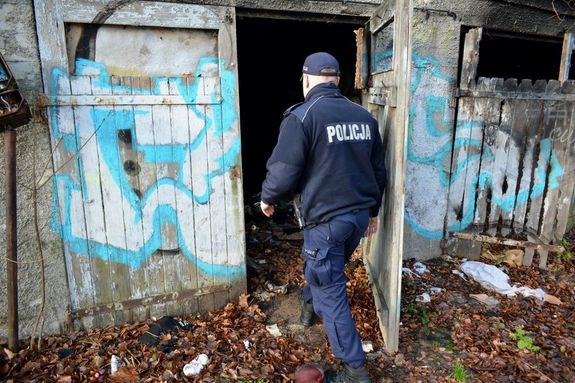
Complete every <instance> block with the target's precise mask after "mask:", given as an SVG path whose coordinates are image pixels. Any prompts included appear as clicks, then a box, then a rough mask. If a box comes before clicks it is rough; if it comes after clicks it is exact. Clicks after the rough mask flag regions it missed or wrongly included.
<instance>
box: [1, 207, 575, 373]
mask: <svg viewBox="0 0 575 383" xmlns="http://www.w3.org/2000/svg"><path fill="white" fill-rule="evenodd" d="M248 229H249V231H250V235H249V236H248V241H247V248H248V257H249V258H248V266H249V268H248V271H249V292H248V293H249V294H248V295H246V296H243V297H241V298H240V300H239V302H236V303H235V304H229V305H228V306H227V307H226V308H225V309H222V310H219V311H217V312H214V313H210V314H207V315H204V316H193V317H186V318H181V319H184V320H186V321H187V322H188V324H187V325H186V326H185V327H177V326H176V327H175V328H173V329H171V330H170V331H165V332H162V333H161V334H160V335H159V336H158V340H159V344H157V345H154V346H149V345H145V344H143V343H142V342H141V341H140V337H141V336H142V335H143V334H145V333H146V332H147V331H151V329H152V328H153V327H154V323H155V322H154V321H153V320H149V321H147V322H146V323H130V324H126V325H125V326H122V327H121V328H118V327H110V328H107V329H101V330H93V331H89V332H83V333H74V334H67V335H62V336H57V337H49V338H46V339H44V341H43V343H42V349H41V350H40V351H38V350H36V349H31V348H30V347H29V346H28V345H25V346H24V348H23V349H22V351H20V352H19V353H17V354H12V353H11V352H10V351H9V350H8V351H6V350H5V352H3V353H0V381H2V382H10V383H14V382H58V383H65V382H88V381H92V382H172V381H187V382H232V381H240V382H254V383H264V382H289V381H291V380H292V379H293V373H294V371H295V369H296V368H297V367H298V366H300V365H302V364H305V363H319V364H322V365H324V366H332V367H334V368H337V367H338V362H337V361H336V360H335V358H334V357H333V355H332V354H331V352H330V349H329V345H328V343H327V341H326V337H325V334H324V332H323V328H322V325H321V323H318V324H316V325H314V326H312V327H311V328H309V329H306V328H304V327H303V326H301V325H300V324H299V319H298V318H299V307H298V304H297V298H296V295H297V291H298V289H299V288H300V287H301V286H303V283H304V281H303V276H302V272H301V271H302V267H303V261H302V259H301V257H300V255H299V248H300V246H301V233H299V232H298V231H297V229H294V226H293V223H292V222H291V221H290V219H289V218H287V217H283V219H282V217H278V218H277V219H276V222H270V221H266V220H254V221H250V222H248ZM566 239H567V240H568V250H570V251H571V252H575V231H572V232H571V233H570V234H568V236H567V237H566ZM505 250H506V249H503V248H491V249H490V253H491V254H495V257H494V259H491V260H485V259H482V261H485V262H486V263H491V264H496V265H498V266H499V267H500V268H502V269H503V270H504V271H505V272H506V273H507V274H508V275H509V276H510V280H511V283H512V284H520V285H527V286H529V287H532V288H537V287H541V288H542V289H544V291H545V292H546V293H549V294H552V295H554V296H555V297H557V298H558V299H560V300H561V304H559V305H556V304H551V303H548V302H541V301H539V300H538V299H537V298H533V297H530V298H524V297H522V296H516V297H506V296H504V295H501V294H496V293H494V292H492V291H489V290H487V289H485V288H483V287H481V286H480V285H479V284H478V283H476V282H474V281H472V280H470V279H469V278H468V279H467V281H465V280H463V278H462V277H461V276H459V275H457V274H454V273H453V270H459V267H460V264H461V262H462V260H460V259H443V258H441V259H434V260H432V261H429V262H425V265H426V267H427V268H428V272H425V273H423V274H421V275H419V274H417V273H415V272H413V271H410V272H407V271H406V272H405V274H404V276H403V278H402V302H401V307H402V308H401V329H400V349H399V352H398V353H396V354H393V355H389V354H387V353H385V352H384V351H383V349H384V347H383V346H384V344H383V340H382V339H381V333H380V330H379V325H378V323H379V322H378V320H377V316H376V314H375V313H376V311H375V307H374V302H373V296H372V293H371V288H370V285H369V280H368V278H367V274H366V271H365V268H364V266H363V263H362V261H361V257H360V255H359V252H356V254H355V255H354V257H353V258H352V261H351V262H350V264H349V265H348V268H347V271H346V273H347V276H348V284H347V287H348V294H349V296H350V301H351V302H352V313H353V316H354V319H355V320H356V323H357V327H358V330H359V333H360V336H361V338H362V340H363V341H364V342H366V343H371V345H372V346H373V351H371V352H369V353H368V354H367V357H368V367H369V370H370V374H371V376H372V378H373V381H374V382H386V383H387V382H575V331H574V330H575V315H573V314H574V313H575V294H574V293H575V262H574V261H573V260H569V259H568V258H569V256H568V255H567V254H564V255H562V256H561V257H559V256H557V255H554V256H550V264H549V268H548V270H540V269H538V268H537V267H535V266H533V267H523V266H522V267H511V266H509V265H507V264H506V263H505V262H504V261H505ZM404 267H405V268H406V269H410V270H414V261H413V260H409V261H406V262H404ZM432 287H436V288H439V289H440V290H439V292H437V291H438V289H431V288H432ZM426 291H427V292H428V293H429V297H430V298H431V300H430V302H427V303H423V302H419V301H418V297H419V296H421V294H423V293H424V292H426ZM473 294H486V295H487V296H489V297H491V298H494V299H496V300H497V303H496V302H495V301H493V299H492V301H491V302H490V303H491V304H492V305H491V306H490V305H487V304H485V303H481V302H480V301H479V300H477V299H475V298H473V296H472V295H473ZM270 325H277V327H278V330H279V331H280V332H281V335H279V336H274V335H272V334H271V333H270V331H269V330H268V328H267V327H266V326H270ZM276 335H277V334H276ZM2 346H3V347H5V345H2ZM201 353H204V354H206V355H207V356H208V359H209V361H208V363H207V365H205V367H204V368H203V369H202V370H201V372H200V374H198V375H194V376H189V377H187V376H184V374H183V372H182V371H183V368H184V366H185V365H186V364H187V363H189V362H190V361H191V360H193V359H194V358H196V357H197V356H198V355H199V354H201ZM112 355H116V356H117V357H118V358H119V360H120V362H121V363H122V365H123V366H122V367H120V370H119V371H118V372H117V373H116V374H114V375H112V374H111V373H110V367H111V365H110V362H111V358H112Z"/></svg>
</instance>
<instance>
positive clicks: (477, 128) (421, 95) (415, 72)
mask: <svg viewBox="0 0 575 383" xmlns="http://www.w3.org/2000/svg"><path fill="white" fill-rule="evenodd" d="M412 60H413V63H412V65H413V69H412V82H411V89H410V92H411V98H410V102H411V105H410V116H409V132H408V144H407V174H406V177H407V180H406V182H407V185H408V187H407V188H406V200H405V210H406V211H405V219H406V221H407V222H408V224H409V225H410V226H411V227H412V229H413V230H415V232H417V233H418V234H420V235H422V236H424V237H426V238H429V239H432V240H439V239H441V238H443V236H444V219H443V217H445V215H446V214H447V215H448V216H447V223H448V224H447V231H450V232H453V231H461V230H464V229H465V228H467V227H469V226H470V225H471V224H473V222H474V218H475V210H476V206H475V201H476V195H477V193H478V192H480V191H482V190H483V191H484V190H486V189H488V188H489V189H490V192H491V193H492V194H491V203H492V204H495V205H497V206H499V207H500V208H501V210H502V211H503V212H506V213H509V212H512V211H513V209H514V208H515V207H516V206H517V205H521V204H526V203H528V201H529V200H530V199H533V198H537V197H541V196H542V195H543V194H544V191H545V186H546V184H547V185H548V188H549V190H552V189H555V188H558V187H559V178H560V177H561V176H562V175H563V173H564V171H563V167H562V166H561V164H560V163H559V161H558V159H557V156H556V155H555V153H553V151H552V140H551V139H549V138H546V139H543V140H541V141H540V143H539V153H538V158H537V159H533V161H537V168H536V169H535V171H534V176H533V178H534V181H533V185H532V186H530V185H529V183H525V182H522V184H521V186H520V190H519V192H518V193H516V194H512V195H508V194H506V193H504V191H503V190H502V188H501V185H500V183H497V182H494V180H495V177H498V176H500V174H499V173H497V174H495V173H494V170H493V169H485V168H484V167H482V168H481V169H480V170H479V171H478V172H477V174H476V175H475V176H474V179H473V180H472V181H471V182H466V171H467V170H468V169H472V168H474V169H479V161H480V160H481V159H482V158H483V159H489V158H493V157H494V156H495V152H496V150H497V148H498V147H497V144H498V143H501V142H508V143H509V146H508V147H507V150H508V151H509V153H510V155H509V157H508V158H509V160H508V161H510V162H512V161H515V164H511V165H510V166H511V167H513V166H514V167H515V168H518V167H519V163H518V161H519V158H520V156H519V155H518V153H519V151H520V149H521V148H519V147H518V145H517V143H516V142H515V141H514V140H513V139H509V137H505V136H509V133H508V132H505V131H503V130H501V129H496V131H495V139H493V140H482V138H481V137H482V129H484V123H483V122H482V121H480V120H473V119H472V120H470V121H457V123H456V124H455V125H456V126H455V139H454V138H453V132H452V130H453V125H454V120H453V119H454V117H453V115H454V112H453V109H452V108H450V107H449V97H448V96H445V95H448V94H451V92H452V89H453V86H454V85H455V81H456V79H454V78H450V77H448V76H445V75H444V74H443V73H442V71H441V68H440V63H439V61H438V60H436V59H435V58H434V57H432V56H427V57H421V56H419V55H417V54H416V53H414V54H413V58H412ZM464 131H465V132H469V134H461V133H462V132H464ZM460 148H466V150H462V151H460V152H458V149H460ZM452 153H464V155H463V156H460V155H458V156H455V157H454V158H453V162H454V163H453V165H452V164H451V157H452ZM548 165H549V169H550V174H549V175H547V169H548ZM508 166H509V165H508ZM450 169H453V171H451V170H450ZM470 171H473V170H470ZM450 173H451V174H450ZM514 181H515V182H518V180H514ZM455 190H460V191H461V192H462V194H463V196H464V198H463V200H464V201H465V204H464V206H462V209H461V210H462V211H461V212H460V216H459V217H457V218H455V217H453V215H454V213H453V212H452V211H450V209H448V203H449V202H448V195H449V193H453V192H454V191H455Z"/></svg>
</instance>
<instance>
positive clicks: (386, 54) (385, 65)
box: [371, 19, 394, 74]
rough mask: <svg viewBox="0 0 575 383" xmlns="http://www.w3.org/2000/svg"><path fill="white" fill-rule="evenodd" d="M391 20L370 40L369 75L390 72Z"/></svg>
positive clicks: (391, 64)
mask: <svg viewBox="0 0 575 383" xmlns="http://www.w3.org/2000/svg"><path fill="white" fill-rule="evenodd" d="M393 27H394V23H393V19H392V20H390V21H389V22H387V23H385V24H383V25H382V26H381V27H380V28H379V29H378V30H377V31H375V32H374V33H373V37H372V40H371V52H372V55H371V73H372V74H373V73H379V72H385V71H388V70H391V69H392V67H393Z"/></svg>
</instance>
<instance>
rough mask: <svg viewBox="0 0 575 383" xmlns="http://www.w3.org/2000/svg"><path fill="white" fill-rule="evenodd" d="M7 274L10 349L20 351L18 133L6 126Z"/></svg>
mask: <svg viewBox="0 0 575 383" xmlns="http://www.w3.org/2000/svg"><path fill="white" fill-rule="evenodd" d="M5 128H6V129H5V131H4V142H5V146H6V262H7V265H6V272H7V283H6V285H7V286H6V291H7V293H8V347H9V348H10V350H12V351H18V343H19V342H18V263H17V262H18V256H17V232H16V229H17V228H16V221H17V220H16V131H15V130H14V129H13V128H12V127H11V126H6V127H5Z"/></svg>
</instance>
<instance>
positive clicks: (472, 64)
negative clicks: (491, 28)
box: [460, 28, 483, 89]
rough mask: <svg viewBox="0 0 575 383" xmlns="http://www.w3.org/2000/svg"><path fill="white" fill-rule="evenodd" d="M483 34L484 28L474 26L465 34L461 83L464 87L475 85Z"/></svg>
mask: <svg viewBox="0 0 575 383" xmlns="http://www.w3.org/2000/svg"><path fill="white" fill-rule="evenodd" d="M482 34H483V28H473V29H470V30H469V32H467V33H466V34H465V43H464V45H463V63H462V68H461V84H460V87H461V88H462V89H469V88H474V87H475V77H476V76H477V65H478V64H479V43H480V42H481V37H482Z"/></svg>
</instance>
